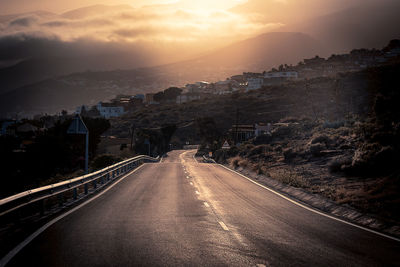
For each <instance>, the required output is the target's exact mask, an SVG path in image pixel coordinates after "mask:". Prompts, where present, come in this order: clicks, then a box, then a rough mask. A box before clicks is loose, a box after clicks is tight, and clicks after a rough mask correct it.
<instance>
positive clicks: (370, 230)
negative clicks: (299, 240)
mask: <svg viewBox="0 0 400 267" xmlns="http://www.w3.org/2000/svg"><path fill="white" fill-rule="evenodd" d="M218 165H219V166H221V167H223V168H225V169H227V170H229V171H231V172H233V173H236V174H237V175H239V176H241V177H243V178H245V179H247V180H248V181H250V182H252V183H253V184H256V185H258V186H260V187H262V188H264V189H266V190H268V191H270V192H272V193H274V194H275V195H278V196H280V197H282V198H284V199H286V200H287V201H289V202H291V203H293V204H295V205H297V206H300V207H302V208H304V209H306V210H309V211H311V212H314V213H317V214H319V215H321V216H324V217H327V218H330V219H332V220H335V221H338V222H341V223H345V224H347V225H351V226H354V227H356V228H359V229H362V230H364V231H367V232H370V233H374V234H376V235H379V236H383V237H386V238H389V239H392V240H394V241H397V242H400V239H399V238H396V237H393V236H390V235H386V234H383V233H380V232H378V231H375V230H372V229H369V228H366V227H363V226H360V225H357V224H354V223H351V222H348V221H345V220H342V219H339V218H336V217H334V216H331V215H328V214H326V213H323V212H320V211H318V210H315V209H312V208H310V207H307V206H305V205H303V204H301V203H299V202H297V201H295V200H293V199H290V198H288V197H286V196H284V195H282V194H281V193H278V192H276V191H275V190H273V189H271V188H269V187H266V186H264V185H262V184H259V183H257V182H256V181H253V180H252V179H250V178H248V177H246V176H245V175H243V174H241V173H239V172H237V171H234V170H232V169H229V168H228V167H226V166H224V165H221V164H218Z"/></svg>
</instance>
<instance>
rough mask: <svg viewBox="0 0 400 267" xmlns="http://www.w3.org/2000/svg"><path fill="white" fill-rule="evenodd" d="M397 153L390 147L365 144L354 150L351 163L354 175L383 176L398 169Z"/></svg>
mask: <svg viewBox="0 0 400 267" xmlns="http://www.w3.org/2000/svg"><path fill="white" fill-rule="evenodd" d="M397 154H398V153H397V151H396V150H395V149H394V148H392V147H390V146H384V147H383V146H381V145H380V144H378V143H372V144H370V143H366V144H363V145H362V146H361V147H360V148H359V149H357V150H356V152H355V153H354V156H353V160H352V163H351V171H352V173H353V174H355V175H377V174H378V175H383V174H387V173H390V172H391V171H392V170H393V169H396V168H398V163H399V160H398V155H397Z"/></svg>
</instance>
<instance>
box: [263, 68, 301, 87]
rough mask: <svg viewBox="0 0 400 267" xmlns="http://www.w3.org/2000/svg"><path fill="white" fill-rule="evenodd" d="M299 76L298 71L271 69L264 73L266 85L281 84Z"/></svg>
mask: <svg viewBox="0 0 400 267" xmlns="http://www.w3.org/2000/svg"><path fill="white" fill-rule="evenodd" d="M298 78H299V74H298V72H297V71H270V72H266V73H265V74H264V85H271V84H279V83H282V82H285V81H287V80H295V79H298Z"/></svg>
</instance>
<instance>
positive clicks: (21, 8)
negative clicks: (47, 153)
mask: <svg viewBox="0 0 400 267" xmlns="http://www.w3.org/2000/svg"><path fill="white" fill-rule="evenodd" d="M278 1H279V0H278ZM243 2H246V0H218V1H215V0H201V1H196V0H183V1H176V0H68V1H60V0H0V7H1V8H0V14H2V15H4V14H14V13H24V12H31V11H36V10H45V11H49V12H54V13H62V12H66V11H68V10H71V9H76V8H81V7H85V6H91V5H98V4H103V5H121V4H127V5H131V6H132V7H136V8H138V7H141V6H146V5H158V4H176V3H179V4H180V6H181V7H186V8H213V9H229V8H231V7H234V6H235V5H237V4H240V3H243Z"/></svg>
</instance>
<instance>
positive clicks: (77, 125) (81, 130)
mask: <svg viewBox="0 0 400 267" xmlns="http://www.w3.org/2000/svg"><path fill="white" fill-rule="evenodd" d="M67 133H68V134H84V135H86V142H85V174H88V172H89V168H88V166H89V130H88V128H87V127H86V125H85V123H84V122H83V120H82V118H81V116H79V114H77V115H76V116H75V118H74V120H73V121H72V122H71V124H70V125H69V127H68V131H67Z"/></svg>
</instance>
